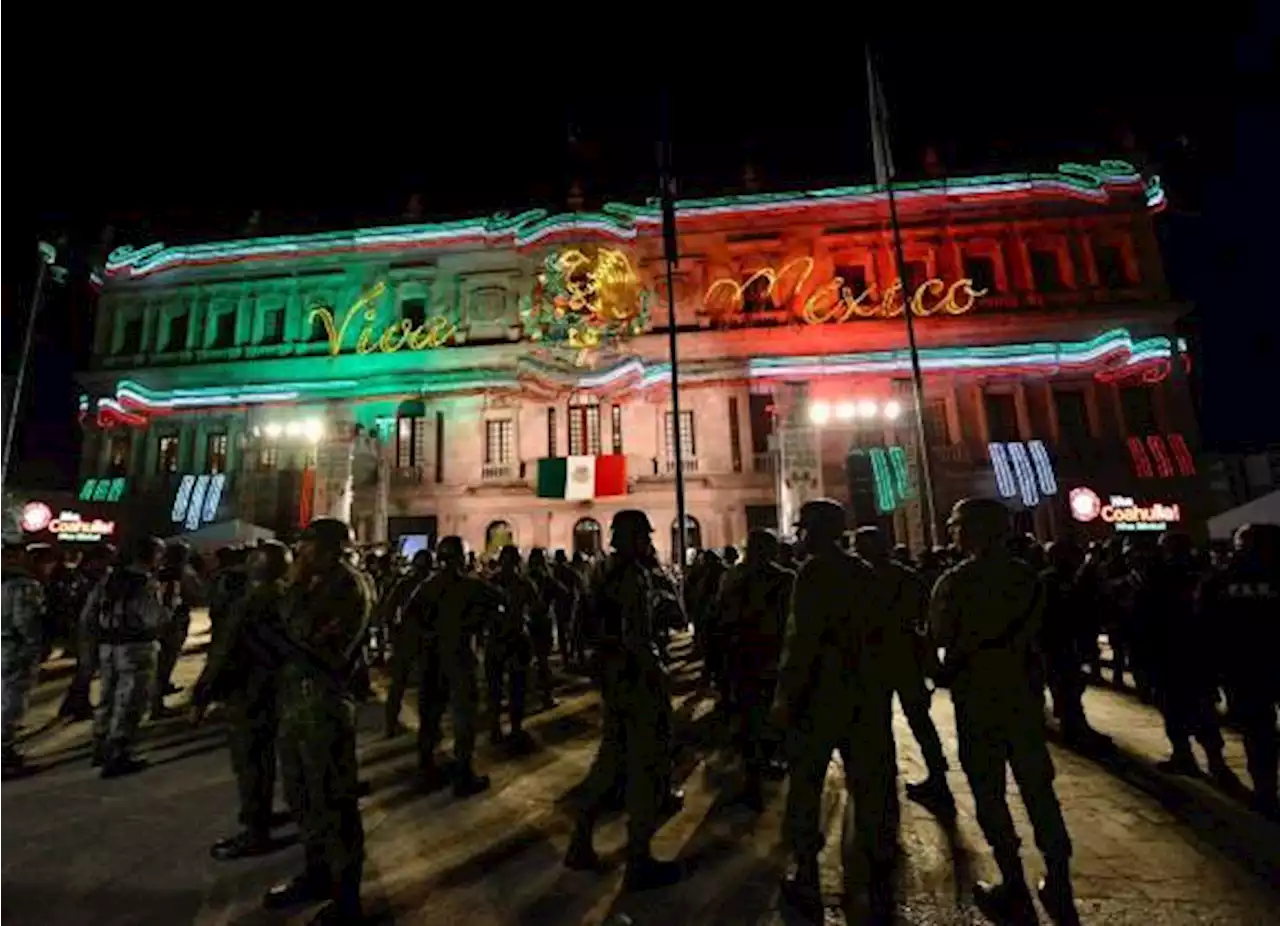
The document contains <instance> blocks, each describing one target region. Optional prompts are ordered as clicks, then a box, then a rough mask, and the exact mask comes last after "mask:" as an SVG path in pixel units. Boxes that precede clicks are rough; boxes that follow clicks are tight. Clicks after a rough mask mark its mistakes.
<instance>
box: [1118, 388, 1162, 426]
mask: <svg viewBox="0 0 1280 926" xmlns="http://www.w3.org/2000/svg"><path fill="white" fill-rule="evenodd" d="M1120 408H1121V409H1122V410H1123V411H1124V424H1125V428H1126V429H1127V431H1128V433H1129V434H1130V435H1132V436H1134V437H1149V436H1150V435H1152V434H1155V433H1157V431H1159V428H1158V427H1157V426H1156V407H1155V403H1154V401H1153V400H1152V397H1151V390H1150V389H1149V388H1147V387H1146V386H1125V387H1124V388H1123V389H1121V390H1120Z"/></svg>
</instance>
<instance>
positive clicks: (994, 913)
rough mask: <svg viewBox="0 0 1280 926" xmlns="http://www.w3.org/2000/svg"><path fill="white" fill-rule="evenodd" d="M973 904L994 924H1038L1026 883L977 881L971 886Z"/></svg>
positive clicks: (1015, 925) (1020, 925)
mask: <svg viewBox="0 0 1280 926" xmlns="http://www.w3.org/2000/svg"><path fill="white" fill-rule="evenodd" d="M973 902H974V904H975V905H976V906H977V908H978V909H979V910H981V911H982V913H983V914H984V915H985V916H987V918H988V919H990V920H992V921H993V922H996V923H1009V924H1011V926H1031V924H1033V923H1039V922H1040V918H1039V917H1038V916H1036V905H1035V902H1034V901H1032V899H1031V891H1030V889H1028V887H1027V882H1026V881H1022V880H1012V879H1010V880H1005V881H1001V882H1000V883H999V884H989V883H987V882H986V881H979V882H978V883H977V884H975V885H974V886H973Z"/></svg>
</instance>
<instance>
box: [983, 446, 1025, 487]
mask: <svg viewBox="0 0 1280 926" xmlns="http://www.w3.org/2000/svg"><path fill="white" fill-rule="evenodd" d="M987 452H988V453H989V454H990V455H991V468H992V469H993V470H995V474H996V491H997V492H999V493H1000V497H1001V498H1013V496H1014V495H1016V494H1017V492H1018V489H1017V487H1016V486H1015V485H1014V484H1013V471H1012V470H1011V469H1010V468H1009V455H1008V453H1007V452H1006V451H1005V449H1004V444H1000V443H991V444H988V445H987Z"/></svg>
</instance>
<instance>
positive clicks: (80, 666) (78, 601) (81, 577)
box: [58, 543, 115, 720]
mask: <svg viewBox="0 0 1280 926" xmlns="http://www.w3.org/2000/svg"><path fill="white" fill-rule="evenodd" d="M114 558H115V557H114V555H113V553H112V549H111V546H110V545H109V544H105V543H98V544H94V545H93V546H92V547H91V548H89V549H88V550H86V551H85V553H84V558H83V559H81V560H80V565H79V567H78V568H77V569H76V580H77V581H76V587H75V592H74V594H72V595H71V596H69V600H68V607H69V608H70V609H71V623H72V631H71V645H72V646H74V647H75V651H76V669H75V675H73V676H72V678H71V685H70V687H68V688H67V694H66V697H64V698H63V700H62V706H61V707H60V708H58V714H59V716H62V717H69V718H70V719H72V720H92V719H93V705H92V704H91V703H89V686H90V684H91V683H92V681H93V673H94V672H95V671H97V667H98V653H97V647H96V646H95V645H94V643H93V639H92V637H91V636H90V634H89V628H88V627H86V626H85V625H84V622H83V621H81V619H80V618H81V615H83V614H84V603H85V602H86V601H87V600H88V598H89V593H90V592H91V591H93V589H94V588H95V587H96V586H97V584H98V583H99V582H101V581H102V579H103V578H104V577H105V576H106V575H107V572H108V571H109V570H110V569H111V561H112V559H114Z"/></svg>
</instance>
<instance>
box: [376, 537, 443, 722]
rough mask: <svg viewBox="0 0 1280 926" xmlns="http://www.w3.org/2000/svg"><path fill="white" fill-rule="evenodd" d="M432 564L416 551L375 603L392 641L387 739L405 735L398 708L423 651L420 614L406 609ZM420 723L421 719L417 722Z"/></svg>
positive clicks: (425, 554)
mask: <svg viewBox="0 0 1280 926" xmlns="http://www.w3.org/2000/svg"><path fill="white" fill-rule="evenodd" d="M433 566H434V563H433V561H432V558H431V552H430V551H429V550H419V551H418V552H417V553H415V554H414V556H413V565H412V566H411V567H410V569H409V572H408V574H407V575H405V576H403V577H402V578H401V579H400V580H399V581H397V582H396V583H395V584H394V585H392V586H391V589H390V590H389V591H388V592H387V594H386V596H384V597H383V599H382V600H381V601H379V602H378V607H377V609H376V612H375V618H374V619H375V620H380V621H381V622H382V626H383V627H384V628H385V632H386V634H387V638H388V639H390V640H391V673H390V675H391V678H390V681H389V682H388V685H387V703H386V718H385V721H384V725H383V726H384V731H385V734H386V736H387V738H388V739H390V738H393V737H396V736H399V735H400V734H401V733H403V732H404V728H403V727H401V726H400V707H401V705H402V704H403V703H404V693H405V690H406V689H407V688H408V687H409V679H410V677H411V676H412V674H413V671H414V669H415V668H416V666H417V659H418V657H419V655H420V654H421V651H422V630H423V628H422V627H421V625H420V622H419V620H417V618H418V617H420V612H416V613H412V614H411V613H409V612H408V611H407V610H406V609H405V605H407V604H408V603H409V601H410V599H412V598H413V596H414V594H416V593H417V591H418V589H419V587H420V586H421V585H422V583H423V582H425V581H427V579H428V578H429V577H430V576H431V570H432V567H433ZM420 719H421V718H420Z"/></svg>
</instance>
